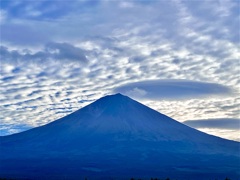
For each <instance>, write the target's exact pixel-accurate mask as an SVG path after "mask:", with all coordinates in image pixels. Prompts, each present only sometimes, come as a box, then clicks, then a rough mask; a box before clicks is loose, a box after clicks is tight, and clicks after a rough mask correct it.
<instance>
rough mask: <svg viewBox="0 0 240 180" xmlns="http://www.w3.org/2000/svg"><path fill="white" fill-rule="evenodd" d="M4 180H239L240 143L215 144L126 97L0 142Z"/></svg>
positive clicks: (108, 98) (98, 103)
mask: <svg viewBox="0 0 240 180" xmlns="http://www.w3.org/2000/svg"><path fill="white" fill-rule="evenodd" d="M0 143H1V144H0V145H1V148H0V177H8V178H30V179H49V178H52V179H61V178H63V179H64V178H65V179H79V178H80V179H81V178H84V177H89V178H90V179H109V178H118V179H128V178H130V177H140V178H143V177H144V178H150V177H159V178H164V177H171V178H177V179H179V180H181V179H186V178H187V179H194V180H197V179H199V180H200V179H201V180H202V179H206V178H208V179H209V178H213V179H215V178H219V179H220V178H225V177H232V178H237V177H239V176H240V174H239V168H240V167H239V165H240V164H239V163H240V155H239V147H240V143H238V142H234V141H230V140H225V139H222V138H219V137H215V136H211V135H208V134H205V133H202V132H200V131H197V130H195V129H193V128H190V127H188V126H186V125H183V124H181V123H179V122H177V121H175V120H173V119H171V118H170V117H167V116H165V115H163V114H161V113H159V112H157V111H155V110H153V109H151V108H149V107H147V106H145V105H143V104H141V103H139V102H137V101H135V100H132V99H131V98H129V97H127V96H123V95H121V94H115V95H110V96H105V97H103V98H100V99H99V100H97V101H95V102H93V103H92V104H90V105H88V106H86V107H84V108H82V109H80V110H78V111H76V112H74V113H72V114H70V115H68V116H65V117H63V118H61V119H59V120H56V121H54V122H52V123H49V124H47V125H44V126H41V127H37V128H33V129H31V130H28V131H25V132H22V133H18V134H13V135H9V136H4V137H0Z"/></svg>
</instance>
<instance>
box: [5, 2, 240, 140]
mask: <svg viewBox="0 0 240 180" xmlns="http://www.w3.org/2000/svg"><path fill="white" fill-rule="evenodd" d="M0 3H1V6H0V8H1V9H0V46H1V47H0V56H1V57H0V61H1V73H0V112H1V113H0V121H1V123H0V124H1V126H0V134H1V135H6V134H11V133H14V132H19V131H23V130H26V129H28V128H31V127H35V126H39V125H43V124H46V123H49V122H51V121H53V120H55V119H57V118H60V117H62V116H65V115H67V114H69V113H71V112H73V111H75V110H77V109H79V108H81V107H83V106H85V105H87V104H89V103H91V102H93V101H94V100H96V99H98V98H100V97H102V96H104V95H107V94H111V93H114V92H122V93H124V94H127V95H129V96H130V97H132V98H134V99H137V100H139V101H141V102H142V103H144V104H146V105H148V106H150V107H152V108H153V109H156V110H158V111H160V112H161V113H164V114H166V115H168V116H170V117H172V118H174V119H176V120H179V121H180V122H183V121H186V120H199V119H212V118H215V119H216V118H221V119H222V118H228V119H229V118H235V119H236V118H239V107H240V106H239V105H240V98H238V97H239V85H240V79H239V74H240V72H239V71H240V62H239V59H240V51H239V48H240V45H239V44H240V37H239V32H238V30H237V29H238V28H239V26H240V20H239V19H240V14H239V8H240V5H239V3H240V2H239V1H235V0H224V1H215V0H213V1H180V0H173V1H164V0H158V1H151V0H150V1H144V0H143V1H82V0H79V1H78V0H75V1H74V0H73V1H71V3H69V2H68V1H60V0H54V1H45V0H42V1H27V0H26V1H25V0H22V1H5V0H0ZM224 122H225V123H227V121H224ZM214 123H215V122H214ZM221 123H222V121H221ZM221 123H220V124H221ZM216 127H217V128H216ZM216 127H214V128H213V127H212V125H211V124H209V126H208V124H207V123H206V127H204V128H203V127H197V128H199V129H200V130H203V131H205V132H208V133H211V134H215V135H219V136H221V137H225V138H230V139H235V140H239V139H238V138H239V137H238V136H239V135H238V133H239V128H238V129H231V130H229V129H228V130H226V129H224V128H223V126H216Z"/></svg>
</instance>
